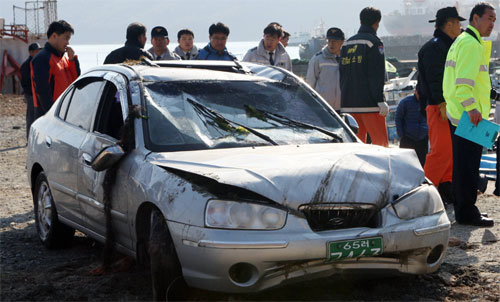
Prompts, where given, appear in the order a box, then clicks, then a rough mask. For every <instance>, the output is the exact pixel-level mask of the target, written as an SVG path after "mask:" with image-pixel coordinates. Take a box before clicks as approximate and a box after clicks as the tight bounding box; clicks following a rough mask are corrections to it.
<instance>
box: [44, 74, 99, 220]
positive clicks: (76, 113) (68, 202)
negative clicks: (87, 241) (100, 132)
mask: <svg viewBox="0 0 500 302" xmlns="http://www.w3.org/2000/svg"><path fill="white" fill-rule="evenodd" d="M101 89H102V82H101V83H99V82H96V81H95V80H94V79H93V78H82V79H80V80H78V81H77V82H75V83H73V84H72V86H71V87H70V88H69V89H68V90H67V93H65V95H64V97H63V99H62V101H61V105H60V107H59V108H58V111H57V117H58V118H57V119H56V124H54V125H53V126H52V127H51V128H52V129H51V132H50V134H48V135H47V136H46V137H45V143H46V145H47V146H48V148H51V149H52V150H55V151H56V152H55V153H54V155H55V156H53V157H52V160H53V163H51V164H50V166H51V167H53V168H52V169H49V170H48V171H47V172H48V178H49V181H50V183H51V186H52V189H53V192H54V193H53V194H54V200H56V203H57V210H58V214H59V215H60V216H61V218H62V219H63V220H64V219H67V220H68V221H70V222H72V223H74V224H77V225H80V226H81V225H83V222H84V221H83V212H82V208H81V206H80V202H79V200H78V182H77V179H78V164H77V162H78V154H79V149H80V146H81V145H82V143H83V141H84V139H85V137H86V136H87V133H88V131H89V130H90V125H91V121H92V119H93V116H94V114H95V109H94V106H93V105H92V102H91V101H89V100H92V99H93V97H94V96H96V95H98V94H100V91H101Z"/></svg>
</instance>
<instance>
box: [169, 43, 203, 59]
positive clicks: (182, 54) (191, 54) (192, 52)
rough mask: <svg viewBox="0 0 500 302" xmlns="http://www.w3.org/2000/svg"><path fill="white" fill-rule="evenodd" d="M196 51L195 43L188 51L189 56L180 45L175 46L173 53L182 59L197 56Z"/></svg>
mask: <svg viewBox="0 0 500 302" xmlns="http://www.w3.org/2000/svg"><path fill="white" fill-rule="evenodd" d="M198 52H199V51H198V47H196V45H193V48H191V50H190V51H189V52H188V53H189V56H187V54H188V53H186V52H184V50H182V49H181V47H180V46H177V47H176V48H175V49H174V53H176V54H177V55H178V56H179V57H181V59H182V60H195V59H196V57H197V56H198Z"/></svg>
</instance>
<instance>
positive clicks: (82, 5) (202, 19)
mask: <svg viewBox="0 0 500 302" xmlns="http://www.w3.org/2000/svg"><path fill="white" fill-rule="evenodd" d="M430 1H435V0H430ZM402 2H403V1H401V0H371V1H370V0H307V1H306V0H273V1H270V0H182V1H181V0H59V1H58V2H57V4H58V18H59V19H65V20H66V21H68V22H69V23H71V24H72V25H73V27H74V29H75V35H74V36H73V38H72V40H71V43H72V44H114V43H123V42H124V41H125V30H126V27H127V25H128V24H129V23H131V22H134V21H138V22H141V23H143V24H144V25H146V27H147V28H148V37H149V35H150V29H151V28H152V27H154V26H156V25H162V26H165V27H166V28H167V30H168V32H169V36H170V38H171V40H172V41H176V40H177V36H176V35H177V31H178V30H180V29H182V28H185V27H187V28H190V29H192V30H193V31H194V33H195V40H196V41H197V42H204V41H208V27H209V26H210V24H212V23H214V22H218V21H221V22H223V23H225V24H227V25H228V26H229V28H230V30H231V33H230V35H229V39H230V41H256V40H259V39H260V38H261V36H262V30H263V29H264V27H265V26H266V25H267V24H268V23H269V22H273V21H276V22H279V23H281V24H283V26H284V27H285V29H286V30H288V31H289V32H290V33H292V34H293V33H294V32H301V31H305V32H310V31H311V30H312V29H313V28H314V27H315V26H317V25H318V24H319V23H320V22H321V20H323V21H324V24H325V28H329V27H332V26H335V27H340V28H341V29H343V30H344V32H345V33H346V36H351V35H352V34H354V33H355V32H356V31H357V29H358V27H359V12H360V10H361V9H362V8H363V7H366V6H375V7H377V8H379V9H380V10H381V11H382V14H383V15H384V14H387V13H390V12H392V11H394V10H400V9H401V8H402ZM461 2H463V0H461ZM24 3H25V0H0V17H1V18H5V19H6V24H10V23H11V22H12V5H14V4H15V5H17V6H21V7H24ZM19 16H20V14H17V15H16V18H19ZM23 19H24V16H23ZM16 21H17V20H16ZM22 21H24V20H22ZM382 22H383V19H382ZM387 34H388V33H387V31H386V30H385V28H384V27H383V26H381V28H380V30H379V35H380V36H384V35H387Z"/></svg>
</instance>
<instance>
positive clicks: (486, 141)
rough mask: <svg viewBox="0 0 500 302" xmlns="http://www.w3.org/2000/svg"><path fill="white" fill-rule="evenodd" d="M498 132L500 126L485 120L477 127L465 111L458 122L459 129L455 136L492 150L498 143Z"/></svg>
mask: <svg viewBox="0 0 500 302" xmlns="http://www.w3.org/2000/svg"><path fill="white" fill-rule="evenodd" d="M498 131H500V125H498V124H495V123H493V122H490V121H488V120H485V119H483V120H482V121H480V122H479V124H477V126H474V124H472V123H471V122H470V118H469V115H468V114H467V112H465V111H464V113H463V114H462V117H461V118H460V121H459V122H458V127H457V129H456V130H455V135H458V136H461V137H463V138H465V139H467V140H470V141H471V142H474V143H476V144H478V145H481V146H483V147H486V148H488V149H491V146H492V145H493V143H494V142H495V141H496V138H497V135H498Z"/></svg>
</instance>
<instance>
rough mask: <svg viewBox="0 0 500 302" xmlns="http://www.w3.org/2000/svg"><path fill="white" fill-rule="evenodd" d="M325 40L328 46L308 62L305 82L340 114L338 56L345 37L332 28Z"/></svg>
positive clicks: (339, 31)
mask: <svg viewBox="0 0 500 302" xmlns="http://www.w3.org/2000/svg"><path fill="white" fill-rule="evenodd" d="M326 38H327V39H328V44H327V45H326V46H325V47H324V48H323V49H322V50H321V51H320V52H318V53H317V54H316V55H315V56H314V57H312V59H311V60H310V61H309V67H308V68H307V76H306V82H307V84H309V86H311V87H313V88H314V90H316V92H317V93H319V94H320V95H321V96H322V97H323V98H324V99H325V100H326V101H327V102H328V104H330V106H332V108H333V109H335V111H337V112H339V113H340V102H341V94H340V74H339V59H340V57H339V56H340V48H341V47H342V44H344V40H345V36H344V33H343V32H342V30H341V29H340V28H335V27H332V28H330V29H328V31H327V32H326Z"/></svg>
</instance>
